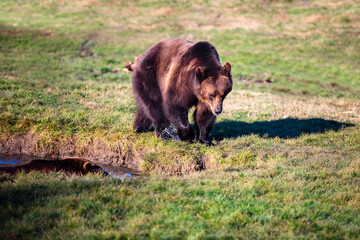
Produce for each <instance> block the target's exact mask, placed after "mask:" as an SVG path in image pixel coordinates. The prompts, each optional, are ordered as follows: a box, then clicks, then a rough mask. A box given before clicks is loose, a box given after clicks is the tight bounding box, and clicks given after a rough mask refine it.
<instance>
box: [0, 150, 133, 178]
mask: <svg viewBox="0 0 360 240" xmlns="http://www.w3.org/2000/svg"><path fill="white" fill-rule="evenodd" d="M19 171H25V172H31V171H40V172H52V171H61V172H65V173H66V174H80V175H85V174H87V173H102V174H104V175H109V176H111V177H114V178H134V177H139V176H140V173H139V172H137V171H136V170H134V169H130V168H126V167H119V166H112V165H108V164H101V163H94V162H91V161H89V160H87V159H85V158H75V157H68V158H64V159H39V158H36V157H32V156H28V155H23V154H20V155H4V154H0V172H7V173H10V174H16V173H17V172H19Z"/></svg>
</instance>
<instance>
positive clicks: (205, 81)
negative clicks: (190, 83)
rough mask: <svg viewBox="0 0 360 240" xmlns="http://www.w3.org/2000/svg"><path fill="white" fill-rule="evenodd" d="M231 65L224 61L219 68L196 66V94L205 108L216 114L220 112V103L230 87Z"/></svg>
mask: <svg viewBox="0 0 360 240" xmlns="http://www.w3.org/2000/svg"><path fill="white" fill-rule="evenodd" d="M230 71H231V65H230V63H228V62H226V63H225V64H224V66H221V67H220V69H216V70H214V69H206V68H204V67H197V68H196V80H195V82H196V85H197V87H196V88H197V91H196V95H197V97H198V99H199V100H200V101H201V102H203V103H204V104H205V105H206V106H207V108H208V109H209V110H210V111H211V112H212V113H213V114H214V115H215V116H218V115H219V114H220V113H221V112H222V104H223V101H224V99H225V97H226V95H227V94H228V93H229V92H230V91H231V89H232V77H231V73H230Z"/></svg>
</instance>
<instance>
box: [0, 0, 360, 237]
mask: <svg viewBox="0 0 360 240" xmlns="http://www.w3.org/2000/svg"><path fill="white" fill-rule="evenodd" d="M169 37H179V38H183V39H188V40H191V41H200V40H207V41H209V42H211V43H212V44H213V45H214V46H215V47H216V48H217V50H218V52H219V54H220V59H221V61H222V62H225V61H229V62H230V63H231V64H232V74H233V80H234V88H233V91H232V92H231V93H230V94H229V96H228V97H227V98H226V100H225V102H224V112H223V114H222V115H220V116H219V117H218V119H217V124H216V125H215V127H214V129H213V131H212V134H211V137H212V138H213V141H214V143H215V144H216V145H215V146H213V147H207V146H204V145H201V144H199V143H192V144H191V143H183V142H175V141H168V142H163V141H161V140H159V139H157V138H156V137H155V134H154V133H153V132H150V133H145V134H138V135H137V134H134V133H133V132H132V121H133V118H134V115H135V112H136V107H135V104H134V100H133V98H132V89H131V73H129V72H126V71H125V70H124V69H123V66H124V63H125V62H126V61H128V60H133V58H134V56H136V55H139V54H142V53H143V52H144V51H145V50H146V49H148V48H149V47H150V46H151V45H153V44H154V43H156V42H157V41H159V40H162V39H165V38H169ZM0 152H2V153H27V154H32V155H36V156H40V157H45V158H57V157H63V156H78V157H81V156H82V157H89V158H91V159H93V160H95V161H102V162H105V163H111V164H114V165H121V164H125V165H127V166H130V167H134V168H137V169H138V170H140V171H142V172H143V173H144V174H146V176H144V177H141V178H138V179H134V180H129V181H128V180H126V181H121V180H117V179H111V178H108V177H102V176H98V175H88V176H86V177H78V176H67V175H65V174H63V173H52V174H48V175H46V174H40V173H29V174H25V173H21V174H19V175H16V176H8V175H5V174H0V204H1V208H0V239H32V238H33V239H60V238H61V239H64V238H68V239H75V238H76V239H84V238H85V239H129V238H130V239H144V238H154V239H186V238H189V239H217V238H226V239H234V238H235V239H236V238H245V239H249V238H250V239H279V238H282V239H288V238H291V239H293V238H298V239H318V238H319V239H358V238H360V3H357V2H356V1H350V0H348V1H346V0H344V1H340V0H339V1H335V0H319V1H306V0H303V1H300V0H293V1H282V0H278V1H265V0H264V1H260V0H257V1H250V0H242V1H232V0H229V1H226V2H224V1H170V2H168V1H155V0H154V1H142V0H139V1H133V2H128V1H115V0H102V1H100V0H93V1H90V0H82V1H75V2H74V1H68V0H62V1H50V0H48V1H46V0H43V1H40V0H34V1H25V2H24V1H10V0H3V1H1V2H0ZM199 170H203V171H199Z"/></svg>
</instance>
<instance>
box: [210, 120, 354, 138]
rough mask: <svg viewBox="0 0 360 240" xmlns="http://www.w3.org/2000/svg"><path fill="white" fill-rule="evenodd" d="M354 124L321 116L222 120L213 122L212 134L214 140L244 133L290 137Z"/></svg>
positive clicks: (234, 136)
mask: <svg viewBox="0 0 360 240" xmlns="http://www.w3.org/2000/svg"><path fill="white" fill-rule="evenodd" d="M353 126H355V125H354V124H351V123H343V122H337V121H332V120H325V119H321V118H311V119H296V118H286V119H279V120H273V121H262V122H253V123H247V122H241V121H233V120H224V121H222V122H218V123H216V124H215V126H214V128H213V130H212V136H213V137H214V138H215V139H216V140H222V139H224V138H237V137H241V136H244V135H250V134H257V135H259V136H261V137H269V138H275V137H279V138H283V139H291V138H297V137H300V136H301V135H302V134H313V133H323V132H326V131H330V130H333V131H338V130H340V129H343V128H347V127H353Z"/></svg>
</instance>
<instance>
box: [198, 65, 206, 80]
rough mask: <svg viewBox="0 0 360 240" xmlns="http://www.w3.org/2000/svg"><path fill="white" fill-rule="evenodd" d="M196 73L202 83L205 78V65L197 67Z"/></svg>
mask: <svg viewBox="0 0 360 240" xmlns="http://www.w3.org/2000/svg"><path fill="white" fill-rule="evenodd" d="M195 73H196V78H197V80H198V81H199V83H201V82H202V81H203V80H204V79H205V78H206V76H205V70H204V68H203V67H197V68H196V70H195Z"/></svg>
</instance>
